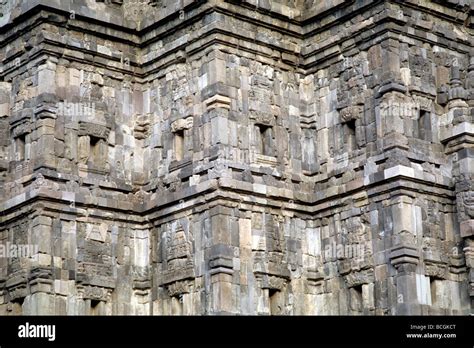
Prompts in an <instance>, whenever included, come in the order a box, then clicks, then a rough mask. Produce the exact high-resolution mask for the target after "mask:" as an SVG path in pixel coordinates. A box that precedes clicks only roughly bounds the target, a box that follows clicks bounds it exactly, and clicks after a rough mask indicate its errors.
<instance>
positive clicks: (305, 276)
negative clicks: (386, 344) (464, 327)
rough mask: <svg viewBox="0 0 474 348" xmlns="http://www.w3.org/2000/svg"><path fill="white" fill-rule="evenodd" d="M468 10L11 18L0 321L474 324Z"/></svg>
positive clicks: (302, 6)
mask: <svg viewBox="0 0 474 348" xmlns="http://www.w3.org/2000/svg"><path fill="white" fill-rule="evenodd" d="M464 3H466V2H464ZM41 4H43V5H46V6H43V7H42V11H41V12H40V13H37V12H36V10H35V7H36V6H40V5H41ZM473 10H474V9H473V8H472V6H471V8H469V7H468V6H467V5H465V6H464V7H463V6H457V5H455V2H454V1H449V2H439V1H428V0H427V1H405V2H388V1H379V2H370V1H366V2H361V1H356V2H351V1H285V0H281V1H280V0H279V1H254V0H245V1H194V0H184V1H150V0H133V1H121V0H112V1H92V0H91V1H86V2H77V1H72V0H64V1H63V0H61V1H60V2H59V1H56V2H52V1H48V0H38V1H21V0H4V1H0V28H5V30H2V31H0V42H2V43H5V44H3V45H0V314H13V315H15V314H67V315H110V314H137V315H168V314H178V315H190V314H262V315H268V314H274V315H275V314H294V315H304V314H323V315H334V314H344V315H345V314H375V315H391V314H406V315H412V314H468V313H472V311H473V307H472V303H474V290H472V289H474V278H473V275H474V271H473V269H474V224H473V221H474V180H473V179H474V153H473V150H472V144H473V142H474V124H473V123H474V103H473V100H474V98H473V96H474V56H473V50H474V47H473V41H474V37H473V30H474V27H473V21H472V19H471V18H470V17H472V16H473ZM234 14H239V15H234ZM16 29H18V30H16ZM20 29H21V30H20Z"/></svg>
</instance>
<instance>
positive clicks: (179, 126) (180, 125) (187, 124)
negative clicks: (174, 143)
mask: <svg viewBox="0 0 474 348" xmlns="http://www.w3.org/2000/svg"><path fill="white" fill-rule="evenodd" d="M193 120H194V118H193V117H192V116H189V117H187V118H181V119H179V120H176V121H174V122H173V123H171V132H173V133H176V132H178V131H180V130H184V129H191V128H193V122H194V121H193Z"/></svg>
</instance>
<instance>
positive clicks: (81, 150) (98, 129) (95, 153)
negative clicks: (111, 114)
mask: <svg viewBox="0 0 474 348" xmlns="http://www.w3.org/2000/svg"><path fill="white" fill-rule="evenodd" d="M109 132H110V129H109V128H107V127H106V126H105V125H101V124H96V123H90V122H79V131H78V146H77V149H78V162H79V163H78V165H79V169H80V170H82V171H88V172H97V173H99V174H106V173H108V171H109V169H110V167H109V164H108V147H109V144H108V137H109Z"/></svg>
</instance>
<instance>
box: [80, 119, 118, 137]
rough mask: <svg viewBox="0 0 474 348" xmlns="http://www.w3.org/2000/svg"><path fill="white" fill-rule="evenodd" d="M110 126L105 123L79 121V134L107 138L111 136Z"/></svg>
mask: <svg viewBox="0 0 474 348" xmlns="http://www.w3.org/2000/svg"><path fill="white" fill-rule="evenodd" d="M109 131H110V130H109V128H107V127H106V126H104V125H100V124H96V123H90V122H82V121H81V122H79V132H78V135H79V136H85V135H89V136H93V137H96V138H100V139H104V140H107V138H108V136H109Z"/></svg>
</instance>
